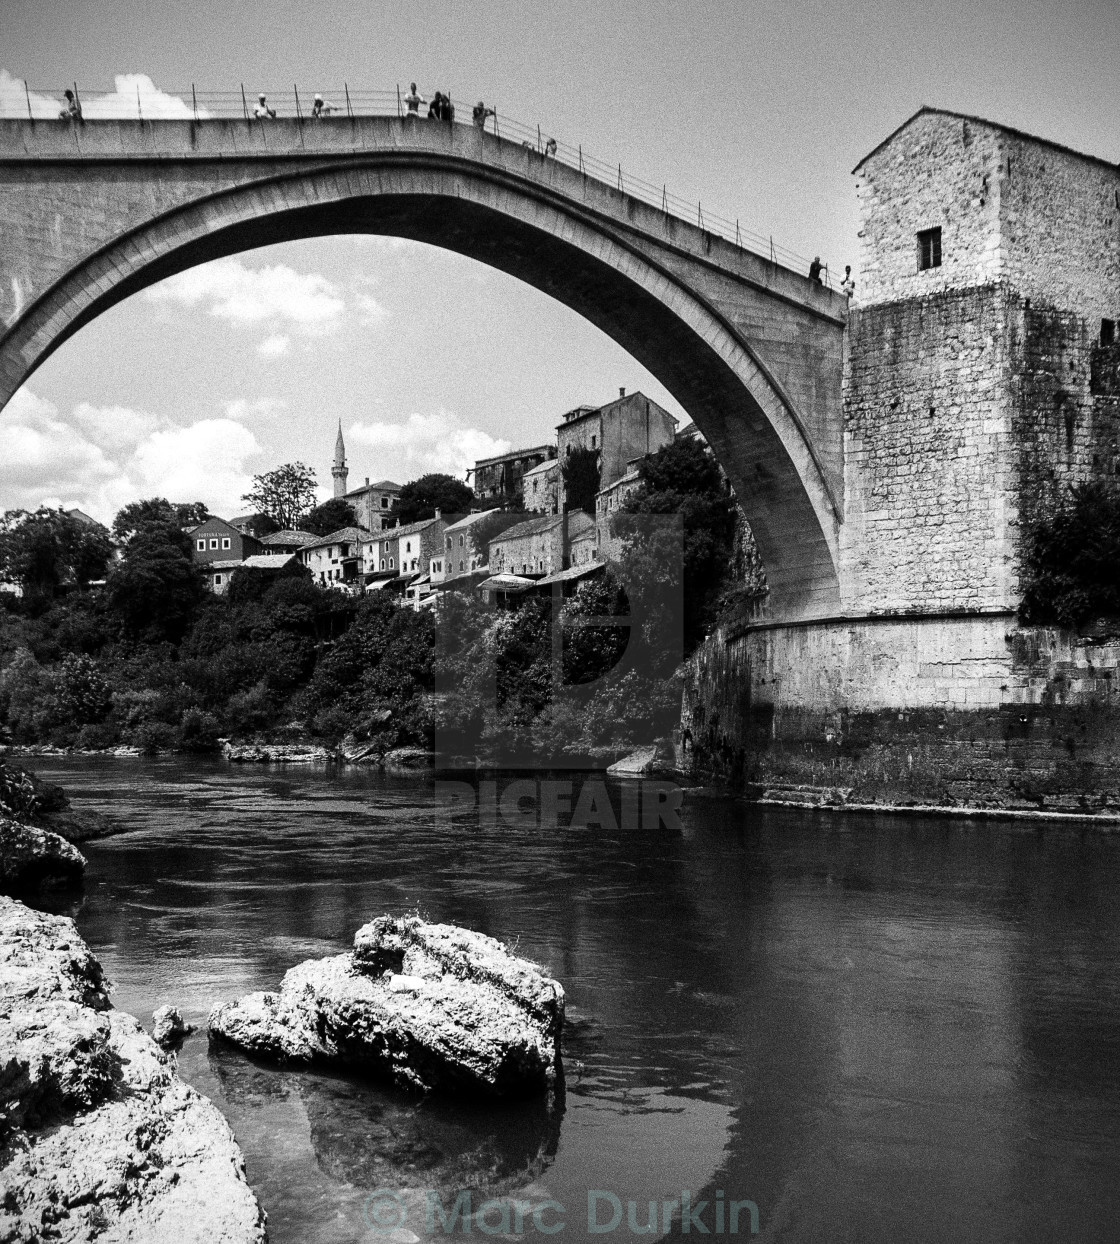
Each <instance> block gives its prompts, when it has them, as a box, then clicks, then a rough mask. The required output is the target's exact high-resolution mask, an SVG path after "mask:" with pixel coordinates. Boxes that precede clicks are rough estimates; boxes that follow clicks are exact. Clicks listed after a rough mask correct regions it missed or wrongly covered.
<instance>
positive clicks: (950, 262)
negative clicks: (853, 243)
mask: <svg viewBox="0 0 1120 1244" xmlns="http://www.w3.org/2000/svg"><path fill="white" fill-rule="evenodd" d="M1001 158H1002V152H1001V148H1000V140H999V131H998V130H996V129H995V128H994V127H991V126H985V125H978V124H976V123H974V122H970V121H965V120H963V119H962V118H959V117H954V116H950V115H948V114H945V113H936V112H929V113H922V114H920V115H919V116H918V117H916V118H915V119H914V120H913V121H912V122H911V123H910V124H909V125H908V126H906V127H905V128H904V129H903V130H902V131H901V132H900V133H899V134H897V135H895V136H894V137H893V138H891V139H889V140H888V141H887V142H886V143H885V144H884V145H883V146H882V147H880V148H879V149H878V150H877V151H875V152H872V154H871V155H869V156H868V157H867V158H866V160H864V162H863V163H862V164H861V165H860V166H859V167H858V169H857V170H856V177H857V181H856V193H857V195H858V197H859V207H860V254H859V284H858V286H857V289H856V293H857V297H858V299H859V305H860V306H868V305H871V304H874V303H878V302H890V301H893V300H895V299H898V298H914V297H918V296H920V295H923V294H934V293H939V292H940V291H942V290H946V289H961V288H963V287H966V286H971V285H986V284H990V283H991V282H993V281H996V280H998V279H999V277H1000V276H1001V274H1002V265H1001V254H1000V224H999V218H1000V205H999V191H1000V182H999V169H1000V162H1001ZM937 225H940V226H941V255H942V260H941V266H940V267H939V268H929V269H927V270H926V271H924V272H919V271H918V240H917V235H918V231H919V230H920V229H930V228H933V227H935V226H937Z"/></svg>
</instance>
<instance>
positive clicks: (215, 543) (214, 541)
mask: <svg viewBox="0 0 1120 1244" xmlns="http://www.w3.org/2000/svg"><path fill="white" fill-rule="evenodd" d="M210 547H211V548H212V549H216V548H217V547H218V542H217V540H211V541H210Z"/></svg>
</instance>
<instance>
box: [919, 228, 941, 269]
mask: <svg viewBox="0 0 1120 1244" xmlns="http://www.w3.org/2000/svg"><path fill="white" fill-rule="evenodd" d="M940 267H941V226H940V225H938V226H937V227H936V228H934V229H923V230H922V231H921V232H920V233H919V234H918V271H919V272H924V271H925V270H926V269H927V268H940Z"/></svg>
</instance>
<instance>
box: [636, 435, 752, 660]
mask: <svg viewBox="0 0 1120 1244" xmlns="http://www.w3.org/2000/svg"><path fill="white" fill-rule="evenodd" d="M638 476H639V480H640V486H639V488H638V489H637V490H636V491H635V492H634V493H633V494H632V495H631V496H630V497H629V498H628V499H627V501H626V504H625V505H624V506H623V511H622V513H620V514H618V515H616V516H615V517H614V520H613V523H612V531H613V532H615V533H616V534H619V535H621V536H623V537H624V538H627V539H628V540H629V541H630V543H631V545H632V546H634V547H635V549H636V550H640V549H641V547H642V546H643V543H645V542H647V541H648V540H654V539H655V540H656V542H658V543H659V544H660V545H661V547H660V551H659V552H657V554H656V555H654V556H648V555H647V557H646V561H647V568H646V571H645V572H643V573H644V574H648V573H657V572H658V567H660V568H661V571H662V572H664V571H665V570H667V569H668V567H669V566H670V565H671V564H672V563H673V562H674V560H675V561H676V562H677V563H678V564H681V565H682V575H683V577H682V583H681V600H682V608H683V613H682V617H683V629H684V649H685V652H686V653H687V652H691V651H692V650H693V649H694V648H695V647H696V646H697V645H698V644H699V643H700V642H701V641H702V640H703V639H704V637H705V636H706V635H707V634H708V632H709V631H710V630H711V628H712V626H713V625H714V623H715V622H716V620H717V618H718V617H719V612H720V606H721V603H722V601H723V598H724V595H725V593H726V591H727V589H728V587H729V586H730V579H731V574H732V566H733V563H734V559H733V553H734V550H735V537H736V530H737V525H738V521H739V519H738V514H737V512H736V507H735V502H734V499H733V498H732V496H731V493H730V491H729V489H728V487H727V485H726V484H725V483H724V480H723V477H722V475H721V474H720V469H719V464H718V463H717V462H716V460H715V457H714V456H713V455H712V453H711V451H710V450H709V449H708V448H707V446H705V445H704V444H702V443H701V442H700V441H697V440H695V439H690V438H684V439H681V440H676V441H673V442H672V443H671V444H669V445H665V446H664V447H663V448H661V449H659V450H658V451H657V453H655V454H652V455H651V456H650V457H648V458H646V459H645V460H644V461H643V462H642V463H641V464H640V466H639V467H638ZM639 515H659V516H663V517H667V516H670V515H679V516H680V527H679V529H678V530H679V534H677V535H674V529H673V527H672V526H671V525H670V524H668V523H660V524H655V525H651V524H648V523H643V522H642V521H641V519H639V518H638V517H637V516H639ZM654 531H656V532H658V533H659V534H658V535H657V536H656V537H655V536H654V534H653V533H654ZM647 533H648V534H647ZM674 541H676V542H677V548H678V549H679V551H677V552H674V550H673V548H672V545H673V543H674ZM655 547H656V546H655Z"/></svg>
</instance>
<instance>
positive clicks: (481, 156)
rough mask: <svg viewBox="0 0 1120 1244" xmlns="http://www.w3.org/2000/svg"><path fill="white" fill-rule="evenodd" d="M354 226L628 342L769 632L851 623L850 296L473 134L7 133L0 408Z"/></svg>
mask: <svg viewBox="0 0 1120 1244" xmlns="http://www.w3.org/2000/svg"><path fill="white" fill-rule="evenodd" d="M339 233H380V234H392V235H396V236H400V237H406V238H413V239H416V240H418V241H422V242H428V243H432V244H434V245H437V246H442V247H446V248H448V249H451V250H454V251H458V252H460V253H462V254H464V255H468V256H470V257H471V258H474V259H477V260H479V261H481V262H483V263H485V264H488V265H490V266H492V267H495V268H499V269H502V270H503V271H505V272H508V273H510V274H512V275H513V276H516V277H518V278H520V279H522V280H524V281H526V282H528V283H529V284H530V285H533V286H535V287H536V288H537V289H540V290H542V291H543V292H544V293H546V294H550V295H551V296H552V297H554V298H556V299H558V300H559V301H561V302H563V303H565V304H566V305H567V306H569V307H571V308H572V309H573V310H575V311H576V312H578V313H579V314H580V315H582V316H584V317H586V318H587V319H588V320H590V321H591V322H592V323H593V324H595V325H597V326H598V327H599V328H600V329H602V330H603V331H604V332H606V333H607V334H609V335H610V336H611V337H612V338H614V340H615V341H617V342H618V343H619V344H620V345H621V346H622V347H623V348H624V349H626V350H627V351H629V353H630V354H632V355H633V356H634V357H635V358H636V359H637V360H638V361H639V362H640V363H642V364H643V365H644V366H645V367H646V368H648V370H649V371H650V372H652V373H653V374H654V375H655V376H656V377H657V378H658V379H659V380H660V381H661V382H662V383H663V384H664V385H665V387H666V388H667V389H668V390H669V391H670V392H671V393H673V395H674V396H675V397H676V398H677V400H678V401H679V402H680V403H681V405H682V406H683V407H684V409H685V410H687V411H688V412H689V414H690V415H691V416H692V418H693V419H694V420H695V421H696V423H697V425H698V426H699V428H700V430H701V431H702V432H703V434H704V435H705V437H707V439H708V441H709V442H710V444H711V445H712V448H713V450H714V451H715V453H716V455H717V456H718V458H719V460H720V462H721V463H722V464H723V466H724V469H725V470H726V471H727V473H728V475H729V477H730V479H731V481H732V483H733V485H734V487H735V491H736V494H737V495H738V497H739V499H740V501H741V503H742V505H743V508H744V510H745V511H746V514H747V517H748V519H749V521H750V523H751V526H752V528H753V530H754V533H755V538H756V541H757V543H758V547H759V552H760V553H761V555H762V557H763V560H764V562H765V565H766V569H767V574H768V578H769V582H770V588H771V596H770V602H769V608H770V612H771V616H772V617H774V618H775V619H781V620H786V621H793V620H797V619H807V618H813V617H822V616H825V615H828V614H832V613H835V612H836V611H837V609H838V607H839V605H840V593H839V577H838V573H837V562H838V543H839V529H840V523H841V519H842V513H841V507H842V498H843V482H842V450H843V443H842V408H841V374H842V365H843V342H844V328H845V323H846V319H847V312H846V306H845V300H844V299H843V298H842V297H840V296H839V295H837V294H834V293H833V292H831V291H830V290H828V289H826V288H825V287H824V286H822V285H820V284H818V283H817V282H814V281H810V280H809V279H808V278H807V277H806V276H804V275H801V274H798V273H795V272H792V271H790V270H789V269H788V268H785V267H782V266H781V265H779V264H777V263H774V262H771V261H768V260H766V259H764V258H762V257H760V256H758V255H756V254H754V253H752V252H750V251H746V250H743V249H741V248H739V247H737V246H735V245H733V244H731V243H728V242H725V241H723V240H722V239H720V238H718V237H715V236H713V235H712V234H711V233H709V232H706V231H704V230H702V229H699V228H696V227H694V226H692V225H689V224H687V223H686V222H684V221H682V220H680V219H677V218H675V217H672V216H669V215H667V214H665V213H663V212H662V211H659V210H658V209H656V208H653V207H650V206H649V205H647V204H645V203H642V202H640V201H639V200H637V199H635V198H633V197H631V196H629V195H627V194H625V193H622V192H621V191H619V190H616V189H615V188H614V187H612V186H609V185H606V184H604V183H603V182H600V181H597V180H595V179H594V178H591V177H588V176H586V175H585V174H582V173H581V172H579V171H578V170H576V169H572V168H570V167H568V166H566V165H564V164H562V163H559V162H557V161H555V160H551V159H546V158H543V157H542V156H541V155H539V154H538V153H537V152H536V151H533V150H530V149H528V148H526V147H524V146H522V145H519V144H517V143H513V142H509V141H506V140H502V139H500V138H498V137H496V136H495V135H493V134H490V133H485V132H483V131H481V130H479V129H476V128H475V127H473V126H465V125H443V124H436V123H432V122H428V121H415V120H400V119H398V118H385V117H366V118H353V119H349V118H331V119H330V120H327V121H321V122H317V123H314V124H303V123H300V122H299V121H297V120H276V121H272V122H269V123H267V124H264V123H260V122H255V121H250V122H244V121H226V120H205V121H151V122H144V121H91V122H87V123H85V124H84V125H71V124H67V123H60V122H56V121H13V120H3V121H0V406H3V405H4V404H5V403H6V402H7V401H8V400H9V399H10V398H11V396H12V394H13V393H14V392H15V391H16V389H17V388H18V387H19V385H20V384H22V383H23V381H24V380H25V379H26V378H27V377H28V376H29V375H30V374H31V373H32V372H33V371H34V370H35V368H36V367H37V366H38V365H39V364H40V363H41V362H42V361H43V360H44V359H45V358H47V356H48V355H50V353H51V352H52V351H53V350H55V349H56V348H57V347H58V346H59V345H60V344H61V343H62V342H64V341H65V340H66V339H67V337H69V336H70V335H71V334H73V333H75V332H76V331H77V330H78V329H79V328H81V327H82V326H83V325H84V324H86V323H88V322H89V321H90V320H92V319H93V318H94V317H95V316H97V315H99V314H100V313H101V312H102V311H104V310H106V309H107V308H108V307H111V306H112V305H113V304H114V303H116V302H119V301H120V300H121V299H123V298H126V297H128V296H129V295H130V294H133V293H136V292H137V291H138V290H141V289H143V288H144V287H145V286H148V285H151V284H152V283H154V282H156V281H159V280H162V279H163V278H164V277H167V276H170V275H172V274H174V273H176V272H180V271H182V270H184V269H186V268H189V267H192V266H194V265H196V264H199V263H204V262H206V261H208V260H211V259H216V258H219V257H221V256H226V255H231V254H234V253H237V252H240V251H244V250H248V249H250V248H252V247H257V246H264V245H269V244H271V243H275V242H284V241H290V240H293V239H298V238H306V237H313V236H320V235H325V234H339Z"/></svg>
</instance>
